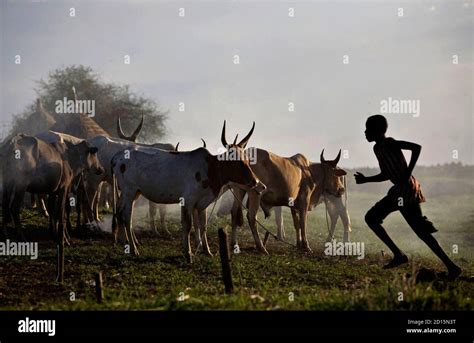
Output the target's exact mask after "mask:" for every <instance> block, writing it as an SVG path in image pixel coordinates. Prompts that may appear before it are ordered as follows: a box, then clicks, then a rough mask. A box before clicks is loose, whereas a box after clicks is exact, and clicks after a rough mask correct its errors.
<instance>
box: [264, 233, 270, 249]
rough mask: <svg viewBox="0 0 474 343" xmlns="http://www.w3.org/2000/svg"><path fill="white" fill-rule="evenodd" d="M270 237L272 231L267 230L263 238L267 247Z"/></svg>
mask: <svg viewBox="0 0 474 343" xmlns="http://www.w3.org/2000/svg"><path fill="white" fill-rule="evenodd" d="M269 237H270V232H268V231H267V232H266V233H265V238H264V239H263V246H264V247H266V246H267V242H268V238H269Z"/></svg>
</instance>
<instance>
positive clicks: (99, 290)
mask: <svg viewBox="0 0 474 343" xmlns="http://www.w3.org/2000/svg"><path fill="white" fill-rule="evenodd" d="M95 295H96V298H97V303H99V304H101V303H102V299H103V298H104V290H103V281H102V272H98V273H97V274H96V275H95Z"/></svg>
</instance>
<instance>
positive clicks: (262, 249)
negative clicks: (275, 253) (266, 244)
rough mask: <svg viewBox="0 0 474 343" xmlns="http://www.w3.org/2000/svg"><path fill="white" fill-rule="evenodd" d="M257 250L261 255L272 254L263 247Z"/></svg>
mask: <svg viewBox="0 0 474 343" xmlns="http://www.w3.org/2000/svg"><path fill="white" fill-rule="evenodd" d="M257 250H258V252H259V253H260V254H263V255H270V254H269V253H268V251H267V249H265V248H263V247H262V248H258V249H257Z"/></svg>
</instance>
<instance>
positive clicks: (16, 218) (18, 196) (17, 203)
mask: <svg viewBox="0 0 474 343" xmlns="http://www.w3.org/2000/svg"><path fill="white" fill-rule="evenodd" d="M13 196H14V198H13V201H12V216H13V222H14V223H15V231H16V232H18V234H19V236H20V239H21V240H22V241H26V238H25V233H24V232H23V228H22V227H21V220H20V210H21V206H22V204H23V198H24V196H25V190H23V189H16V190H15V193H14V195H13Z"/></svg>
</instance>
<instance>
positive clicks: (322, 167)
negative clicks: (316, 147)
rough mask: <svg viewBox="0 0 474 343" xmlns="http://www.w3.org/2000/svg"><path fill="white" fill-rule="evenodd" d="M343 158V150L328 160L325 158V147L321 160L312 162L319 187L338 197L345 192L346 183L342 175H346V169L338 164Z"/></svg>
mask: <svg viewBox="0 0 474 343" xmlns="http://www.w3.org/2000/svg"><path fill="white" fill-rule="evenodd" d="M340 158H341V150H339V153H338V154H337V157H336V158H335V159H334V160H330V161H328V160H326V159H325V158H324V149H323V151H322V152H321V156H320V162H321V163H313V164H311V173H312V175H313V178H314V179H315V182H316V183H317V187H318V188H319V189H320V190H321V191H322V193H326V194H331V195H334V196H337V197H340V196H342V194H344V192H345V189H344V184H343V182H342V177H343V176H344V175H346V174H347V173H346V171H345V170H343V169H341V168H339V167H338V166H337V164H338V163H339V160H340Z"/></svg>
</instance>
